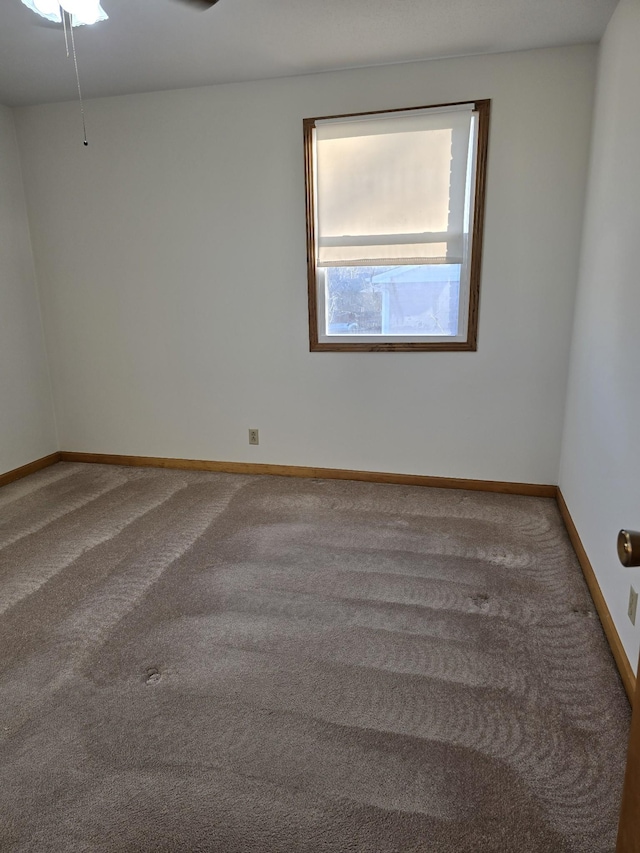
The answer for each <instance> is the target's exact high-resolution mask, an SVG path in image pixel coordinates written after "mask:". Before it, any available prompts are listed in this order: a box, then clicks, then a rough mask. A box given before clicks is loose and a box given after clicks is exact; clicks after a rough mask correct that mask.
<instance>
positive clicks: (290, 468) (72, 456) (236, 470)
mask: <svg viewBox="0 0 640 853" xmlns="http://www.w3.org/2000/svg"><path fill="white" fill-rule="evenodd" d="M60 457H61V459H62V460H63V461H64V462H92V463H98V464H101V465H133V466H141V467H151V468H178V469H182V470H188V471H217V472H222V473H226V474H271V475H275V476H279V477H315V478H319V479H325V480H360V481H363V482H366V483H389V484H392V485H400V486H430V487H432V488H437V489H470V490H472V491H481V492H500V493H502V494H508V495H527V496H533V497H542V498H555V496H556V486H545V485H538V484H536V483H508V482H501V481H498V480H462V479H456V478H451V477H428V476H423V475H422V474H388V473H382V472H376V471H349V470H345V469H342V468H310V467H302V466H299V465H267V464H262V463H256V462H213V461H210V460H206V459H169V458H165V457H159V456H119V455H113V454H106V453H74V452H71V451H68V450H63V451H62V452H61V453H60Z"/></svg>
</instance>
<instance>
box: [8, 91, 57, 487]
mask: <svg viewBox="0 0 640 853" xmlns="http://www.w3.org/2000/svg"><path fill="white" fill-rule="evenodd" d="M57 449H58V444H57V438H56V434H55V425H54V417H53V407H52V399H51V387H50V384H49V376H48V371H47V364H46V356H45V350H44V339H43V335H42V322H41V319H40V309H39V306H38V296H37V291H36V283H35V273H34V266H33V255H32V252H31V242H30V239H29V228H28V223H27V213H26V207H25V200H24V193H23V189H22V178H21V174H20V159H19V155H18V148H17V143H16V134H15V127H14V122H13V115H12V113H11V110H9V109H7V108H6V107H1V106H0V474H3V473H5V472H6V471H10V470H12V469H13V468H18V467H19V466H20V465H24V464H26V463H27V462H32V461H33V460H34V459H39V458H40V457H42V456H47V455H48V454H49V453H53V452H54V451H55V450H57Z"/></svg>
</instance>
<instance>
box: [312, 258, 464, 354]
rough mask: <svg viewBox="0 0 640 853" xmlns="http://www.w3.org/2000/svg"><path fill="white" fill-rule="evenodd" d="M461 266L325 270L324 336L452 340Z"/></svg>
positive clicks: (455, 322) (456, 327) (433, 265)
mask: <svg viewBox="0 0 640 853" xmlns="http://www.w3.org/2000/svg"><path fill="white" fill-rule="evenodd" d="M460 274H461V265H460V264H417V265H414V266H412V265H403V266H394V267H389V266H387V267H384V266H371V267H365V266H353V267H329V268H327V270H326V277H325V305H326V332H325V333H326V334H327V335H329V336H333V335H336V336H338V335H381V336H384V335H408V336H411V337H416V336H429V335H431V336H438V337H442V336H455V335H457V334H458V314H459V302H460Z"/></svg>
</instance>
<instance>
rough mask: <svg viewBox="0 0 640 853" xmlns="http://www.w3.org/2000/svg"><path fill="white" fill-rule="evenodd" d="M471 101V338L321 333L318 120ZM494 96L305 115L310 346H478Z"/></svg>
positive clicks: (385, 349) (421, 349)
mask: <svg viewBox="0 0 640 853" xmlns="http://www.w3.org/2000/svg"><path fill="white" fill-rule="evenodd" d="M466 104H473V109H474V111H475V112H476V113H477V116H478V134H477V150H476V164H475V187H474V191H473V199H474V206H473V228H472V232H471V233H472V243H471V258H470V262H469V306H468V321H467V338H466V340H464V341H442V340H440V341H437V342H432V343H430V342H428V341H407V342H406V343H404V342H391V341H386V342H385V341H384V340H381V341H380V343H370V342H352V341H349V342H346V341H340V340H336V341H335V342H333V341H332V342H326V341H320V340H319V339H318V296H317V288H318V282H317V276H316V263H315V258H316V222H315V210H316V201H315V181H314V168H315V166H314V156H313V155H314V147H313V131H314V128H315V126H316V122H317V121H324V120H327V119H341V118H344V119H348V118H358V117H359V116H373V115H381V114H390V113H398V114H399V115H400V114H402V113H406V112H413V111H414V110H419V109H423V110H426V109H439V108H442V107H457V106H460V107H462V106H464V105H466ZM490 113H491V101H490V100H489V99H485V100H479V101H457V102H454V103H447V104H430V105H429V106H425V107H404V108H402V109H392V110H375V111H368V112H362V113H344V114H339V115H331V116H315V117H314V118H306V119H304V120H303V134H304V162H305V193H306V220H307V282H308V295H309V349H310V351H311V352H451V351H475V350H477V348H478V312H479V305H480V275H481V269H482V243H483V234H484V212H485V194H486V192H485V190H486V177H487V152H488V146H489V120H490Z"/></svg>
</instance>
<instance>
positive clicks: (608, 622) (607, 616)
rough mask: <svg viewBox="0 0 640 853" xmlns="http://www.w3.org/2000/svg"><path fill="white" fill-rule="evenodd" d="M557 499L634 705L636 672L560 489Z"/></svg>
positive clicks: (623, 681) (621, 675)
mask: <svg viewBox="0 0 640 853" xmlns="http://www.w3.org/2000/svg"><path fill="white" fill-rule="evenodd" d="M557 501H558V508H559V509H560V514H561V515H562V519H563V521H564V523H565V527H566V528H567V533H568V534H569V539H570V540H571V544H572V545H573V549H574V551H575V552H576V556H577V558H578V562H579V563H580V566H581V568H582V573H583V575H584V579H585V581H586V582H587V586H588V587H589V592H590V593H591V598H592V599H593V603H594V604H595V607H596V611H597V613H598V616H599V617H600V622H601V623H602V627H603V629H604V633H605V636H606V638H607V641H608V643H609V646H610V648H611V653H612V654H613V658H614V660H615V662H616V666H617V667H618V672H619V673H620V678H621V679H622V683H623V685H624V689H625V690H626V693H627V696H628V697H629V702H631V704H632V705H633V697H634V696H635V692H636V676H635V673H634V671H633V668H632V666H631V664H630V662H629V658H628V657H627V653H626V652H625V650H624V646H623V645H622V641H621V640H620V635H619V634H618V631H617V630H616V626H615V624H614V621H613V619H612V618H611V613H610V612H609V608H608V607H607V602H606V601H605V600H604V595H603V594H602V590H601V589H600V584H599V583H598V580H597V578H596V574H595V572H594V571H593V566H592V565H591V561H590V560H589V557H588V556H587V552H586V551H585V548H584V545H583V544H582V540H581V539H580V535H579V534H578V530H577V528H576V526H575V524H574V522H573V519H572V518H571V513H570V512H569V508H568V506H567V504H566V502H565V499H564V497H563V495H562V492H561V491H560V489H558V494H557Z"/></svg>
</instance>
